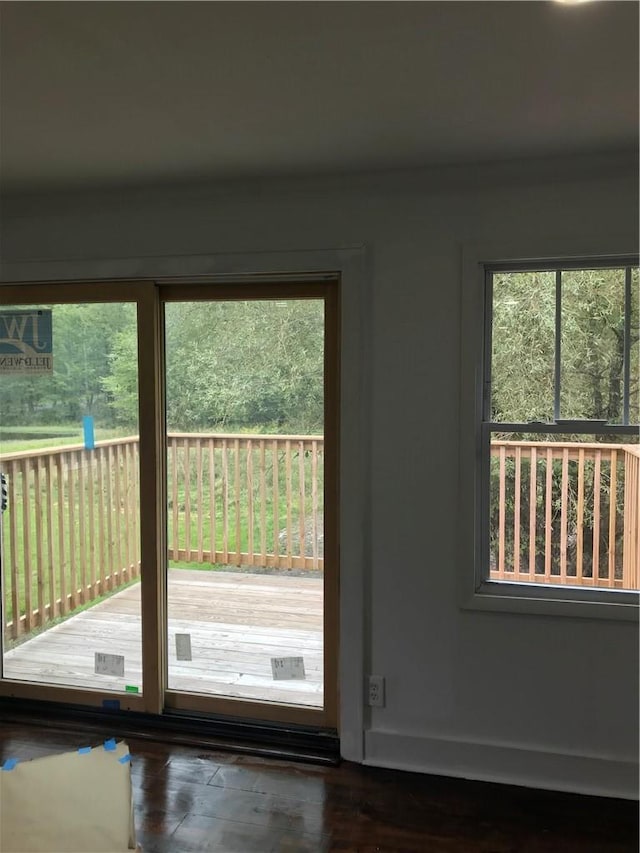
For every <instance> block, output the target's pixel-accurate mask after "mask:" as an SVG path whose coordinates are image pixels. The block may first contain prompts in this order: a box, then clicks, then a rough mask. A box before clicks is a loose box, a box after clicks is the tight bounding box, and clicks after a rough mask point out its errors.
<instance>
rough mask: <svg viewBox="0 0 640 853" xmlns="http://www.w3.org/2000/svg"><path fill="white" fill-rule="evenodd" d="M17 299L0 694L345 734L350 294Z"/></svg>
mask: <svg viewBox="0 0 640 853" xmlns="http://www.w3.org/2000/svg"><path fill="white" fill-rule="evenodd" d="M23 294H24V298H23V299H22V300H20V299H19V298H16V297H17V296H20V295H23ZM125 294H128V295H129V298H123V297H124V295H125ZM2 295H3V296H4V297H5V299H4V304H2V305H0V401H1V402H2V406H1V408H0V473H1V474H2V484H3V485H2V487H3V498H2V528H1V529H2V543H1V549H0V555H1V561H2V562H1V565H2V575H1V578H2V610H3V613H2V625H3V646H2V679H1V681H0V694H4V695H7V694H12V695H24V696H27V697H30V698H48V699H53V700H54V701H57V700H61V701H73V702H81V703H87V704H93V705H100V704H103V705H106V706H107V707H112V708H130V709H136V710H146V711H150V712H154V713H161V712H162V711H163V710H164V709H165V708H166V709H172V710H174V711H175V710H178V711H181V710H184V711H187V710H188V711H193V710H195V711H199V712H204V713H211V714H224V715H232V716H237V717H242V716H247V717H251V718H252V719H260V718H264V719H268V720H276V721H277V720H281V721H284V722H300V723H305V722H308V723H310V724H311V723H312V724H314V725H318V724H320V725H325V726H327V727H334V726H335V720H336V705H337V699H336V659H337V643H338V638H337V618H336V612H337V572H338V566H337V559H336V552H337V547H336V540H337V537H336V518H337V505H336V504H337V499H336V495H337V487H336V476H337V453H336V450H337V447H336V444H337V442H336V434H337V429H336V425H337V402H336V401H337V311H336V304H337V283H336V282H329V283H327V282H324V283H321V284H307V283H300V284H289V283H287V284H286V285H274V284H268V285H256V284H247V285H245V284H240V285H233V286H232V287H231V286H223V285H197V286H195V285H193V284H186V285H176V284H171V285H162V284H157V283H152V282H138V283H133V284H131V285H128V286H127V285H124V284H122V283H115V284H113V285H96V284H94V285H91V284H88V285H80V284H74V285H42V286H37V287H36V286H30V287H28V288H20V287H11V288H5V289H4V292H3V293H2ZM28 296H33V297H37V299H29V301H27V297H28ZM10 299H11V301H10Z"/></svg>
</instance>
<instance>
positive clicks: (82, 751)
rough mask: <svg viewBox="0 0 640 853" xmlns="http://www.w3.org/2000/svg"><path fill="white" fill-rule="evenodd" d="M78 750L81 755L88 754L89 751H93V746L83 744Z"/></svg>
mask: <svg viewBox="0 0 640 853" xmlns="http://www.w3.org/2000/svg"><path fill="white" fill-rule="evenodd" d="M78 752H79V753H80V755H87V753H89V752H91V747H90V746H81V747H80V749H79V750H78Z"/></svg>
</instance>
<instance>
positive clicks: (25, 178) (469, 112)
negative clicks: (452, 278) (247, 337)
mask: <svg viewBox="0 0 640 853" xmlns="http://www.w3.org/2000/svg"><path fill="white" fill-rule="evenodd" d="M0 38H1V44H0V47H1V53H0V86H1V89H0V96H1V107H0V176H1V178H2V182H3V185H4V188H5V189H6V190H8V191H21V190H33V189H38V188H43V189H44V188H48V189H53V188H62V187H78V186H99V185H105V184H107V183H109V184H112V185H113V184H125V183H145V182H162V181H175V180H182V179H200V178H222V177H224V178H228V177H239V176H244V177H247V176H257V175H284V174H300V173H309V174H311V173H316V174H317V173H325V172H342V171H346V170H359V171H361V170H370V169H389V168H407V167H414V166H423V165H429V164H434V163H458V162H476V161H478V162H479V161H484V160H496V159H505V158H508V159H511V158H517V157H528V156H545V155H556V154H560V155H562V154H569V153H587V152H595V151H608V150H621V149H623V148H630V147H632V146H635V145H637V143H638V4H637V3H635V2H617V1H616V2H596V3H592V4H585V5H577V6H566V5H560V4H558V3H554V2H417V3H400V2H391V3H387V2H354V3H352V2H337V3H336V2H333V3H331V2H287V3H283V2H258V3H253V2H231V3H223V2H105V3H103V2H3V3H2V4H1V7H0Z"/></svg>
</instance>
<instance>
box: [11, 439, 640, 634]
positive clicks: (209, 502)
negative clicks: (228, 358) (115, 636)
mask: <svg viewBox="0 0 640 853" xmlns="http://www.w3.org/2000/svg"><path fill="white" fill-rule="evenodd" d="M491 454H492V471H491V518H490V529H491V577H492V578H493V579H498V580H516V581H524V582H532V581H537V582H543V583H556V584H579V585H588V586H605V587H618V588H620V587H623V588H625V589H638V588H639V586H640V557H639V550H640V505H639V502H640V449H639V448H638V446H637V445H636V446H630V445H612V444H575V443H561V442H553V443H542V442H538V443H532V442H513V441H511V442H508V441H496V442H493V443H492V448H491ZM323 460H324V442H323V438H322V436H265V435H214V434H212V435H201V434H188V433H172V434H170V435H169V436H168V458H167V479H168V482H167V494H168V513H167V539H168V558H169V560H170V561H172V562H193V563H205V564H206V563H209V564H212V563H220V564H224V565H235V566H264V567H279V568H284V569H302V570H313V569H315V570H322V568H323V564H324V561H323V482H324V466H323ZM138 467H139V466H138V439H137V438H136V437H131V438H123V439H118V440H113V441H103V442H99V443H98V444H97V446H96V448H95V449H94V450H85V449H84V448H83V447H81V446H74V447H58V448H52V449H48V450H41V451H37V452H34V451H28V452H22V453H12V454H5V455H3V456H0V470H2V472H3V473H4V474H5V475H6V477H7V490H8V507H9V508H8V511H6V512H4V513H3V514H2V529H3V560H2V571H3V578H2V588H3V590H4V614H5V631H6V633H7V636H9V637H11V638H16V637H18V636H19V635H20V634H23V633H28V632H30V631H32V630H33V629H35V628H40V627H43V626H45V625H46V624H47V623H48V622H50V621H51V620H52V619H54V618H56V617H59V616H65V615H66V614H68V613H69V612H70V611H72V610H74V609H76V608H77V607H79V606H81V605H87V604H89V603H90V602H91V601H93V600H94V599H96V598H97V597H99V596H100V595H102V594H104V593H106V592H109V591H113V590H115V589H117V588H118V587H120V586H122V585H123V584H125V583H127V582H128V581H131V580H133V579H135V578H137V577H138V575H139V573H140V538H139V501H140V495H139V480H138Z"/></svg>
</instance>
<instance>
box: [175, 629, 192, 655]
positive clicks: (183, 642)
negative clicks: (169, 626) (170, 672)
mask: <svg viewBox="0 0 640 853" xmlns="http://www.w3.org/2000/svg"><path fill="white" fill-rule="evenodd" d="M176 658H177V659H178V660H191V634H176Z"/></svg>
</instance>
